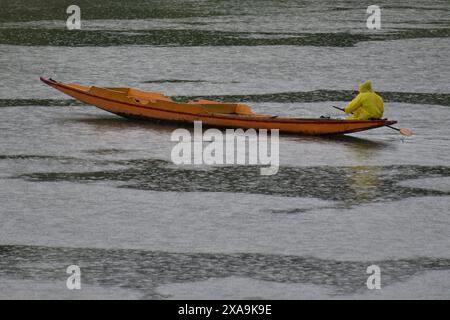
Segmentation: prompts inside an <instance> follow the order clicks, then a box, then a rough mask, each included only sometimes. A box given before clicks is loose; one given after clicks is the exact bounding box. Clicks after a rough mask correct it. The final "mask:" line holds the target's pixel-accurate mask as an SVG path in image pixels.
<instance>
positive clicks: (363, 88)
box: [344, 80, 384, 120]
mask: <svg viewBox="0 0 450 320" xmlns="http://www.w3.org/2000/svg"><path fill="white" fill-rule="evenodd" d="M358 89H359V94H358V95H357V96H356V98H354V99H353V100H352V101H351V102H350V103H349V104H348V105H347V106H346V107H345V109H344V111H345V113H349V114H351V116H350V117H348V118H347V119H349V120H369V119H381V117H383V112H384V102H383V99H382V98H381V97H380V96H379V95H378V94H376V93H375V92H374V91H373V90H372V81H370V80H367V81H366V82H364V83H363V84H362V85H360V86H359V88H358Z"/></svg>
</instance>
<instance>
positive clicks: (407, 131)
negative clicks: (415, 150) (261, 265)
mask: <svg viewBox="0 0 450 320" xmlns="http://www.w3.org/2000/svg"><path fill="white" fill-rule="evenodd" d="M399 131H400V134H402V135H404V136H407V137H409V136H412V131H411V129H408V128H400V130H399Z"/></svg>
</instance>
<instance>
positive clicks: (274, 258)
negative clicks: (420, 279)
mask: <svg viewBox="0 0 450 320" xmlns="http://www.w3.org/2000/svg"><path fill="white" fill-rule="evenodd" d="M72 264H76V265H78V266H79V267H80V268H81V270H82V283H83V284H85V285H94V286H101V287H109V288H126V289H133V290H138V291H141V292H142V294H143V296H144V297H145V298H147V299H158V298H164V297H162V296H160V295H159V294H158V293H157V288H158V287H159V286H161V285H164V284H170V283H191V282H197V281H205V280H208V279H213V278H216V279H217V278H226V277H243V278H250V279H254V280H261V281H273V282H278V283H286V284H296V283H304V284H313V285H318V286H327V287H331V288H332V290H333V292H332V294H333V295H340V294H354V293H358V292H359V293H364V292H366V291H367V288H366V285H365V284H366V280H367V276H368V275H367V274H366V268H367V267H368V266H369V265H371V264H376V265H378V266H379V267H380V268H381V270H382V271H383V286H388V285H391V284H395V283H398V282H404V281H407V280H409V279H410V278H411V277H413V276H415V275H418V274H420V273H423V272H427V271H442V270H450V260H449V259H444V258H428V257H417V258H413V259H396V260H391V259H389V260H380V261H370V262H369V261H355V262H353V261H338V260H330V259H319V258H313V257H299V256H292V255H277V254H257V253H235V254H220V253H169V252H163V251H145V250H131V249H93V248H58V247H42V246H21V245H3V246H0V278H3V279H4V278H7V279H16V280H33V281H51V282H58V283H61V284H62V286H63V285H64V284H65V282H66V280H67V274H66V272H65V270H66V268H67V267H68V266H69V265H72Z"/></svg>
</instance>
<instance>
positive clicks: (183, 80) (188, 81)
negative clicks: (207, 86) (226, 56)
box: [142, 79, 239, 83]
mask: <svg viewBox="0 0 450 320" xmlns="http://www.w3.org/2000/svg"><path fill="white" fill-rule="evenodd" d="M142 83H239V81H228V82H224V81H209V80H189V79H157V80H147V81H142Z"/></svg>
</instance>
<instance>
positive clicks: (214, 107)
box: [67, 83, 267, 117]
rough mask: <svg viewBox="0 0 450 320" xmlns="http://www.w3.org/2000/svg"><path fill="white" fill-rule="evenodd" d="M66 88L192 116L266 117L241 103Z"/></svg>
mask: <svg viewBox="0 0 450 320" xmlns="http://www.w3.org/2000/svg"><path fill="white" fill-rule="evenodd" d="M67 86H70V87H73V88H75V89H78V90H80V91H84V92H86V93H90V94H92V95H95V96H99V97H103V98H108V99H113V100H117V101H122V102H131V103H140V104H143V105H147V104H155V103H156V104H159V103H163V104H164V106H165V108H167V109H171V110H174V111H183V112H188V113H193V114H210V113H221V114H230V115H232V114H234V115H251V116H254V117H258V116H263V117H267V115H263V114H256V113H254V112H253V111H252V109H251V108H250V106H248V105H246V104H243V103H224V102H218V101H212V100H205V99H201V100H191V101H188V102H186V103H182V102H176V101H173V100H172V99H171V98H170V97H167V96H165V95H164V94H162V93H159V92H148V91H142V90H139V89H134V88H127V87H109V88H103V87H96V86H91V87H88V86H83V85H80V84H76V83H69V84H67Z"/></svg>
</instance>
